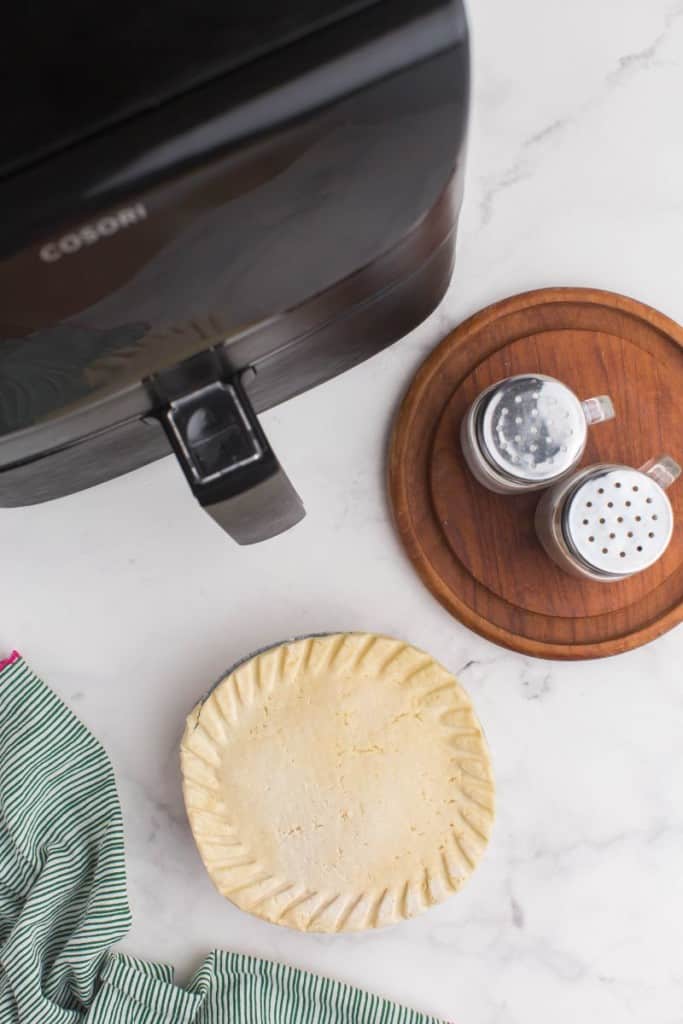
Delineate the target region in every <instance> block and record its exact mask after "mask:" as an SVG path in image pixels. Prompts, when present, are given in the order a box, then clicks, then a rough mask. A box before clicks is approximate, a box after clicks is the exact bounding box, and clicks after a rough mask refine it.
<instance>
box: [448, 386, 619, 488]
mask: <svg viewBox="0 0 683 1024" xmlns="http://www.w3.org/2000/svg"><path fill="white" fill-rule="evenodd" d="M614 415H615V414H614V406H613V405H612V401H611V399H610V398H609V397H608V396H607V395H600V396H599V397H597V398H588V399H586V400H585V401H583V402H582V401H581V400H580V399H579V398H577V396H576V395H575V394H574V392H573V391H571V390H570V388H568V387H567V386H566V384H563V383H562V382H561V381H559V380H555V378H554V377H547V376H545V375H544V374H540V373H536V374H520V375H519V376H515V377H506V378H505V379H504V380H501V381H498V383H496V384H493V385H492V386H491V387H489V388H486V390H485V391H482V393H481V394H480V395H479V396H478V397H477V398H476V399H475V401H474V402H473V403H472V405H471V406H470V408H469V409H468V411H467V413H466V414H465V416H464V418H463V421H462V425H461V429H460V439H461V444H462V450H463V454H464V456H465V460H466V462H467V465H468V466H469V468H470V470H471V472H472V474H473V475H474V476H475V477H476V479H477V480H478V481H479V483H480V484H482V485H483V486H484V487H487V488H488V489H489V490H490V491H496V492H497V493H499V494H518V493H520V492H524V491H536V490H541V489H542V488H544V487H548V486H550V485H552V484H554V483H556V482H557V481H558V480H560V479H562V478H564V477H565V476H567V474H569V473H571V472H572V471H573V470H574V469H575V468H576V466H577V465H578V463H579V462H580V460H581V456H582V455H583V452H584V449H585V447H586V439H587V433H588V427H589V426H591V425H592V424H593V423H600V422H603V421H605V420H611V419H613V418H614Z"/></svg>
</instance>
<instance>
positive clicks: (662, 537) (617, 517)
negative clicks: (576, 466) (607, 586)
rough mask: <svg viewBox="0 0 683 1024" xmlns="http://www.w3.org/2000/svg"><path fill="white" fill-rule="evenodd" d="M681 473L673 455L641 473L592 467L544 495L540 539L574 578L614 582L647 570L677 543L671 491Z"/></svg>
mask: <svg viewBox="0 0 683 1024" xmlns="http://www.w3.org/2000/svg"><path fill="white" fill-rule="evenodd" d="M680 474H681V467H680V466H679V465H678V463H677V462H675V461H674V460H673V459H672V458H671V457H670V456H669V455H660V456H659V457H658V458H656V459H650V461H649V462H646V463H645V465H644V466H641V468H640V469H632V468H631V467H630V466H619V465H612V464H602V465H595V466H588V467H587V468H585V469H582V470H580V471H579V472H578V473H575V474H574V475H573V476H571V477H569V478H568V479H565V480H563V481H561V482H560V483H558V484H556V485H555V486H554V487H552V488H551V489H550V490H548V491H546V493H545V494H544V495H543V496H542V498H541V500H540V501H539V503H538V507H537V509H536V533H537V534H538V538H539V540H540V542H541V544H542V545H543V547H544V548H545V550H546V553H547V554H548V555H549V556H550V558H552V560H553V561H554V562H555V563H556V564H557V565H558V566H559V567H560V568H561V569H564V571H565V572H568V573H570V574H571V575H572V576H580V577H582V578H587V579H591V580H598V581H600V582H603V583H609V582H610V581H613V580H621V579H625V578H626V577H627V576H633V575H634V574H635V573H637V572H642V570H643V569H647V568H649V566H651V565H653V564H654V563H655V562H656V561H657V560H658V559H659V558H661V557H662V555H663V554H664V552H665V551H666V549H667V547H668V545H669V541H670V540H671V537H672V534H673V528H674V516H673V510H672V508H671V502H670V501H669V499H668V497H667V495H666V493H665V491H666V489H667V488H668V487H669V486H670V485H671V484H672V483H673V482H674V480H676V478H677V477H678V476H680Z"/></svg>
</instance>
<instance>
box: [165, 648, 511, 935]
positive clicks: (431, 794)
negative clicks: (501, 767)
mask: <svg viewBox="0 0 683 1024" xmlns="http://www.w3.org/2000/svg"><path fill="white" fill-rule="evenodd" d="M181 761H182V772H183V790H184V796H185V804H186V807H187V813H188V817H189V820H190V824H191V827H192V831H193V833H194V838H195V841H196V843H197V846H198V848H199V852H200V854H201V856H202V859H203V861H204V864H205V865H206V869H207V871H208V872H209V875H210V876H211V878H212V880H213V882H214V884H215V885H216V887H217V889H218V890H219V892H220V893H222V894H223V895H224V896H226V897H227V898H228V899H230V900H232V902H233V903H235V904H237V906H238V907H241V908H242V909H243V910H248V911H249V912H250V913H252V914H256V915H258V916H259V917H262V918H265V919H266V920H267V921H272V922H276V923H278V924H282V925H288V926H289V927H292V928H298V929H300V930H302V931H319V932H341V931H358V930H361V929H365V928H376V927H381V926H382V925H388V924H392V923H394V922H396V921H400V920H402V919H404V918H408V917H412V916H414V915H415V914H418V913H420V912H421V911H422V910H425V909H426V908H427V907H430V906H431V905H433V904H435V903H439V902H441V901H442V900H445V899H446V898H447V897H448V896H450V895H451V893H454V892H456V891H457V890H458V889H459V888H460V887H461V886H462V884H463V882H464V881H465V880H466V878H467V877H468V876H469V875H470V874H471V872H472V871H473V870H474V868H475V867H476V865H477V863H478V861H479V860H480V858H481V857H482V854H483V852H484V849H485V847H486V844H487V842H488V839H489V834H490V829H491V824H492V820H493V815H494V786H493V777H492V772H491V764H490V759H489V754H488V749H487V746H486V741H485V739H484V736H483V734H482V730H481V727H480V725H479V723H478V721H477V719H476V717H475V714H474V711H473V709H472V705H471V703H470V701H469V698H468V697H467V694H466V693H465V692H464V691H463V690H462V688H461V687H460V685H459V684H458V682H457V681H456V680H455V678H454V677H453V676H452V675H450V673H449V672H447V671H446V670H445V669H444V668H443V667H442V666H441V665H439V664H438V663H437V662H436V661H434V659H433V658H431V657H430V656H429V655H428V654H425V653H424V652H423V651H420V650H418V649H417V648H415V647H412V646H410V644H407V643H402V642H401V641H398V640H393V639H391V638H389V637H384V636H376V635H373V634H367V633H339V634H335V635H332V636H324V637H309V638H307V639H303V640H296V641H293V642H291V643H285V644H281V645H280V646H278V647H273V648H271V649H269V650H267V651H264V652H263V653H261V654H257V655H255V656H254V657H252V658H250V659H249V660H248V661H245V662H243V663H242V664H240V665H238V666H237V667H236V668H234V669H233V670H232V671H231V672H230V673H229V674H228V675H227V676H226V677H225V678H224V679H222V680H221V681H220V682H219V683H218V685H217V686H216V687H215V688H214V689H213V691H212V692H211V693H210V694H209V696H208V697H206V698H205V699H204V700H202V701H200V703H199V704H198V705H197V707H196V708H195V709H194V710H193V711H192V713H191V715H190V716H189V718H188V720H187V726H186V729H185V734H184V737H183V741H182V748H181Z"/></svg>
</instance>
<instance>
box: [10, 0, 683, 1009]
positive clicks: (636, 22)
mask: <svg viewBox="0 0 683 1024" xmlns="http://www.w3.org/2000/svg"><path fill="white" fill-rule="evenodd" d="M470 6H471V10H470V21H471V25H472V41H473V62H474V83H473V84H474V89H473V111H472V122H471V131H470V146H469V158H468V160H469V162H468V176H467V190H466V198H465V205H464V208H463V214H462V219H461V226H460V235H459V243H458V264H457V268H456V273H455V276H454V279H453V283H452V286H451V289H450V291H449V293H448V296H447V298H446V300H445V301H444V303H443V304H442V306H441V307H440V308H439V309H438V310H437V311H436V312H435V313H434V315H433V316H432V317H431V318H430V319H429V321H428V322H427V323H425V324H424V325H422V327H420V328H419V329H418V330H417V331H415V332H414V333H413V334H412V335H411V336H410V337H408V338H407V339H405V340H404V341H402V342H401V343H400V344H398V345H396V346H395V347H393V348H392V349H390V350H387V351H386V352H384V353H382V354H381V355H380V356H378V357H376V358H375V359H374V360H373V362H372V363H371V364H365V365H363V366H360V367H357V368H355V369H354V370H352V371H351V372H349V373H347V374H345V375H344V376H343V377H341V378H339V379H337V380H335V381H333V382H330V383H329V384H327V385H325V386H323V387H321V388H318V389H315V390H314V391H311V392H308V393H307V394H305V395H302V396H301V397H299V398H297V399H296V400H294V401H292V402H290V403H288V404H286V405H284V406H282V407H280V408H277V409H274V410H271V411H270V412H269V413H268V414H267V415H266V416H264V425H265V427H266V430H267V432H268V433H269V436H270V437H271V440H272V442H273V446H274V447H275V450H276V451H277V452H278V454H279V455H280V457H281V458H282V461H283V464H284V465H285V466H286V468H287V471H288V473H289V474H290V475H291V477H292V479H293V481H294V482H295V484H296V487H297V489H298V490H299V492H300V493H301V495H302V497H303V499H304V501H305V503H306V505H307V509H308V517H307V519H306V520H304V522H303V523H301V524H300V525H299V526H297V527H296V528H295V529H294V530H292V531H291V532H289V533H287V534H285V535H283V536H282V537H280V538H277V539H275V540H273V541H270V542H268V543H266V544H263V545H261V546H259V547H256V548H250V549H239V548H237V547H236V546H234V545H233V544H232V543H231V542H230V541H229V540H228V539H226V538H225V537H223V535H222V534H221V533H220V531H219V530H218V528H217V527H216V526H215V525H214V524H213V523H212V522H210V520H209V519H208V517H202V516H201V515H200V514H199V512H198V511H197V509H196V508H195V505H194V502H193V499H192V498H191V496H190V494H189V491H188V489H187V487H186V484H185V482H184V481H183V480H182V479H181V477H180V473H179V472H178V470H177V468H176V467H175V466H174V464H173V463H172V461H171V460H165V461H163V462H161V463H156V464H154V465H152V466H149V467H147V468H146V469H144V470H140V471H138V472H136V473H133V474H131V475H130V476H128V477H126V478H123V479H120V480H116V481H113V482H111V483H108V484H105V485H103V486H101V487H99V488H96V489H94V490H91V491H89V492H86V493H84V494H81V495H74V496H72V497H69V498H65V499H62V500H61V501H58V502H54V503H52V504H49V505H43V506H36V507H34V508H31V509H27V510H3V512H2V515H1V516H0V530H1V533H0V538H1V539H0V544H1V551H2V573H3V577H2V578H3V584H4V586H3V588H2V593H1V594H0V653H1V652H2V650H4V651H5V653H7V652H8V651H9V650H11V649H12V648H13V647H17V648H19V649H20V650H21V651H22V652H23V653H24V654H25V656H26V657H27V659H28V660H29V661H30V662H31V664H32V665H33V666H34V667H35V669H36V670H37V671H38V672H40V673H41V674H42V675H43V676H44V678H45V679H46V680H47V681H48V682H49V683H50V684H51V685H52V686H53V687H55V688H56V689H57V690H58V692H59V693H60V694H61V695H62V696H63V697H64V698H65V699H66V700H67V701H68V702H69V704H70V705H71V706H72V707H73V709H74V710H75V712H76V713H77V714H78V715H79V716H80V717H81V718H82V719H83V721H85V722H86V724H87V725H89V726H90V727H91V728H92V729H93V730H94V732H95V733H96V734H97V735H98V736H99V737H100V739H101V740H102V742H103V743H104V744H105V746H106V748H107V750H108V751H109V753H110V755H111V757H112V761H113V763H114V767H115V769H116V773H117V778H118V783H119V789H120V793H121V799H122V803H123V810H124V817H125V822H126V833H127V852H128V873H129V886H130V893H131V902H132V907H133V912H134V915H135V920H134V925H133V928H132V931H131V933H130V935H129V936H128V938H127V939H126V941H125V943H124V944H123V946H122V948H124V949H125V950H126V951H128V952H131V953H134V954H137V955H139V956H143V957H144V956H149V957H153V958H155V959H165V960H168V961H170V962H172V963H174V964H175V965H176V966H177V968H178V971H179V976H180V977H181V978H183V977H187V976H188V975H189V974H190V972H191V971H192V970H193V968H194V967H196V965H197V964H198V963H199V962H200V960H201V959H202V957H203V956H204V954H205V953H206V951H207V950H209V949H210V948H212V947H226V948H230V949H235V950H241V951H245V952H253V953H257V954H260V955H263V956H270V957H274V958H276V959H282V960H286V961H289V962H291V963H294V964H297V965H300V966H303V967H308V968H311V969H314V970H317V971H321V972H323V973H328V974H332V975H334V976H336V977H339V978H342V979H343V980H346V981H350V982H353V983H355V984H358V985H361V986H365V987H367V988H371V989H373V990H375V991H377V992H380V993H383V994H385V995H388V996H390V997H393V998H395V999H398V1000H402V1001H404V1002H406V1003H408V1004H411V1005H414V1006H416V1007H419V1008H421V1009H424V1010H426V1011H430V1012H433V1013H436V1014H439V1015H442V1016H443V1017H445V1018H447V1019H448V1020H452V1021H455V1022H457V1024H548V1021H552V1022H553V1024H576V1022H579V1021H581V1022H583V1021H586V1022H593V1021H600V1022H601V1024H622V1022H624V1024H625V1022H629V1021H637V1022H639V1024H640V1022H642V1021H647V1022H648V1024H679V1022H680V1021H681V1020H683V960H682V950H683V872H682V871H681V864H683V771H682V770H681V767H680V766H681V737H683V671H682V669H681V664H682V662H683V630H682V629H681V628H679V629H677V630H675V631H673V632H671V633H669V634H668V635H667V636H665V637H662V638H661V639H660V640H658V641H656V642H655V643H653V644H651V645H649V646H647V647H644V648H641V649H640V650H637V651H633V652H631V653H630V654H627V655H623V656H620V657H616V658H612V659H609V660H607V661H600V662H584V663H581V664H565V663H558V662H542V661H534V660H531V659H527V658H523V657H521V656H519V655H516V654H514V653H511V652H509V651H505V650H502V649H500V648H497V647H494V646H493V645H491V644H489V643H488V642H487V641H485V640H483V639H481V638H479V637H477V636H475V635H474V634H472V633H470V632H468V631H467V630H466V629H465V628H464V627H462V626H461V625H460V624H459V623H457V622H455V621H454V620H453V619H451V618H450V617H449V615H448V614H447V613H446V612H445V611H444V610H443V609H442V608H441V607H440V606H439V605H438V604H437V603H436V602H435V601H434V600H433V599H432V598H431V596H430V595H429V594H428V593H427V591H426V590H425V589H424V587H423V586H422V584H421V583H420V581H419V579H418V578H417V577H416V575H415V574H414V572H413V570H412V568H411V566H410V565H409V563H408V561H407V559H406V558H405V556H404V554H403V551H402V549H401V547H400V544H399V542H398V540H397V539H396V537H395V535H394V533H393V530H392V528H391V515H390V511H389V508H388V505H387V500H386V494H385V488H384V458H385V453H386V444H387V437H388V431H389V426H390V422H391V418H392V416H393V415H394V412H395V410H396V408H397V405H398V403H399V401H400V399H401V396H402V394H403V393H404V391H405V388H406V386H407V384H408V382H409V380H410V378H411V376H412V374H413V373H414V372H415V370H416V369H417V367H418V366H419V364H420V362H421V361H422V360H423V359H424V358H425V356H426V355H427V353H428V352H429V351H430V350H431V349H432V348H433V346H434V345H435V344H436V343H437V341H439V340H440V339H441V338H442V337H443V336H444V334H445V333H447V332H448V331H449V330H450V329H451V328H452V327H453V326H454V325H455V324H456V323H458V322H459V321H461V320H462V319H463V318H464V317H466V316H468V315H470V314H471V313H473V312H474V311H476V310H477V309H478V308H481V307H482V306H483V305H485V304H487V303H489V302H492V301H494V300H496V299H499V298H502V297H503V296H505V295H509V294H512V293H514V292H517V291H521V290H523V289H526V288H534V287H541V286H546V285H589V286H594V287H604V288H611V289H614V290H617V291H622V292H624V293H627V294H632V295H634V296H636V297H637V298H640V299H642V300H643V301H645V302H649V303H651V304H652V305H654V306H657V307H659V308H660V309H662V311H663V312H665V313H667V314H668V315H669V316H671V317H673V318H674V319H677V320H679V321H683V289H682V288H681V277H680V268H681V248H682V239H683V230H682V229H683V175H682V170H683V130H681V112H680V105H681V96H682V95H683V2H681V0H676V2H675V3H674V2H671V0H650V2H648V3H643V2H642V0H574V2H573V3H572V4H558V3H553V2H551V3H548V2H547V0H545V2H544V0H518V2H517V3H515V4H510V3H509V0H478V2H477V3H476V4H475V3H472V4H471V5H470ZM679 440H680V439H679ZM674 454H675V453H674ZM679 454H681V453H679ZM344 629H362V630H371V631H376V632H380V633H389V634H393V635H395V636H399V637H403V638H405V639H406V640H410V641H411V642H412V643H414V644H416V645H418V646H420V647H423V648H426V649H428V650H429V651H430V652H431V653H432V654H434V655H435V656H436V657H437V658H439V659H440V660H441V661H442V662H443V663H444V664H445V665H446V666H447V667H448V668H449V669H451V670H453V671H455V672H456V674H457V675H458V676H459V677H460V678H461V680H462V683H463V685H464V686H465V687H466V689H467V690H468V692H469V693H470V695H471V696H472V699H473V701H474V703H475V706H476V709H477V712H478V715H479V717H480V720H481V722H482V725H483V727H484V729H485V731H486V734H487V738H488V741H489V744H490V747H491V750H492V754H493V759H494V768H495V772H496V778H497V785H498V818H497V822H496V825H495V828H494V833H493V838H492V842H491V845H490V848H489V851H488V853H487V855H486V857H485V859H484V861H483V863H482V865H481V867H480V868H479V869H478V870H477V872H476V873H475V874H474V876H473V878H472V879H471V880H470V882H469V883H468V885H467V886H466V887H465V888H464V889H463V890H462V892H461V893H460V894H458V895H456V896H455V897H454V898H453V899H451V900H449V901H447V902H446V903H444V904H442V905H440V906H438V907H435V908H433V909H432V910H430V911H429V912H427V913H426V914H423V915H421V916H420V917H418V918H415V919H414V920H412V921H408V922H405V923H404V924H401V925H399V926H396V927H395V928H391V929H388V930H386V931H381V932H377V933H367V934H364V935H358V936H355V935H352V936H313V935H299V934H297V933H295V932H291V931H288V930H286V929H283V928H278V927H276V926H272V925H268V924H266V923H265V922H262V921H258V920H255V919H252V918H250V917H248V916H247V915H245V914H243V913H241V912H240V911H238V910H237V909H236V908H234V907H233V906H231V905H230V904H229V903H227V902H225V901H223V900H222V899H221V898H220V897H219V896H218V895H217V893H216V892H215V891H214V889H213V887H212V885H211V883H210V881H209V879H208V877H207V875H206V872H205V871H204V869H203V867H202V865H201V862H200V859H199V855H198V853H197V851H196V849H195V847H194V844H193V842H192V838H191V836H190V831H189V828H188V826H187V823H186V820H185V813H184V809H183V805H182V799H181V795H180V784H179V770H178V759H177V750H178V744H179V741H180V736H181V734H182V729H183V724H184V719H185V716H186V715H187V714H188V712H189V711H190V710H191V708H192V706H193V704H194V703H195V701H196V699H197V697H198V696H199V695H201V694H202V693H203V692H204V691H205V690H206V689H207V687H208V686H209V685H210V684H211V683H212V682H213V681H214V680H215V679H216V678H217V677H218V675H219V674H220V673H221V671H222V670H223V669H224V668H226V667H227V666H229V665H230V664H232V663H233V662H235V661H236V660H238V659H239V658H241V657H242V656H244V655H245V654H246V653H248V652H250V651H253V650H256V649H258V648H260V647H262V646H263V645H264V644H268V643H270V642H275V641H279V640H280V639H281V638H282V637H286V636H296V635H300V634H301V633H305V632H324V631H326V630H344Z"/></svg>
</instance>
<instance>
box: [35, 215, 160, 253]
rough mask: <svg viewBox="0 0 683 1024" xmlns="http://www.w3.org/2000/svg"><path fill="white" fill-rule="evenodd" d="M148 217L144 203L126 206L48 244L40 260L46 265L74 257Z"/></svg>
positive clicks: (44, 247)
mask: <svg viewBox="0 0 683 1024" xmlns="http://www.w3.org/2000/svg"><path fill="white" fill-rule="evenodd" d="M146 217H147V208H146V207H145V205H144V203H136V204H135V206H126V207H124V208H123V209H121V210H118V211H117V212H116V213H112V214H109V215H108V216H106V217H100V219H99V220H95V221H93V222H92V224H86V225H85V226H84V227H82V228H78V229H77V230H76V231H70V232H69V234H68V235H62V237H61V238H58V239H57V241H56V242H48V243H47V245H44V246H43V248H42V249H41V250H40V258H41V260H42V261H43V262H44V263H56V262H57V260H61V259H62V257H64V256H73V254H74V253H77V252H80V251H81V249H85V248H87V247H88V246H90V245H94V244H95V242H99V241H100V240H101V239H103V238H109V237H110V235H116V234H118V232H119V231H123V230H124V229H125V228H132V227H133V226H134V225H135V224H139V223H140V221H141V220H145V219H146Z"/></svg>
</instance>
